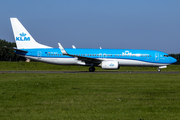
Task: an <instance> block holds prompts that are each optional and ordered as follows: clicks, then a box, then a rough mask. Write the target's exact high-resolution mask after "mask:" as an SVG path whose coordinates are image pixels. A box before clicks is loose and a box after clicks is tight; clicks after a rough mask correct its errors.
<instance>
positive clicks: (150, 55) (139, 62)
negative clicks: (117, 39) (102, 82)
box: [10, 18, 177, 72]
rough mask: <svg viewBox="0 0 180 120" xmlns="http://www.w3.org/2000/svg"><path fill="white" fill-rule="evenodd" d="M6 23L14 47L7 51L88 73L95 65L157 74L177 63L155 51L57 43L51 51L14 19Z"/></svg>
mask: <svg viewBox="0 0 180 120" xmlns="http://www.w3.org/2000/svg"><path fill="white" fill-rule="evenodd" d="M10 21H11V25H12V30H13V34H14V38H15V42H16V45H17V48H11V49H13V50H14V51H15V52H16V54H17V55H19V56H22V57H25V58H27V59H32V60H36V61H40V62H45V63H50V64H57V65H78V66H90V68H89V72H94V71H95V66H96V67H101V68H102V69H108V70H115V69H119V68H120V66H148V67H149V66H152V67H158V69H157V71H159V72H160V71H161V69H162V68H167V66H168V65H170V64H172V63H175V62H176V61H177V60H176V59H175V58H173V57H171V56H169V55H168V54H167V53H164V52H160V51H155V50H139V49H136V50H134V49H102V48H100V49H80V48H76V47H75V46H73V48H64V47H63V46H62V45H61V44H60V43H58V46H59V48H52V47H50V46H46V45H43V44H40V43H38V42H36V41H35V39H34V38H33V37H32V36H31V35H30V34H29V32H28V31H27V30H26V29H25V27H24V26H23V25H22V24H21V23H20V21H19V20H18V19H17V18H10Z"/></svg>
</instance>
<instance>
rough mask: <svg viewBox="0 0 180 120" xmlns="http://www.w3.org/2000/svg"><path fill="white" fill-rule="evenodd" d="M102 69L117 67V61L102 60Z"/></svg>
mask: <svg viewBox="0 0 180 120" xmlns="http://www.w3.org/2000/svg"><path fill="white" fill-rule="evenodd" d="M101 68H102V69H119V63H118V62H117V61H102V63H101Z"/></svg>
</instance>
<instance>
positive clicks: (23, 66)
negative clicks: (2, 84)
mask: <svg viewBox="0 0 180 120" xmlns="http://www.w3.org/2000/svg"><path fill="white" fill-rule="evenodd" d="M157 68H158V67H124V66H121V67H120V69H119V70H113V71H156V70H157ZM59 70H61V71H88V70H89V66H65V65H52V64H47V63H42V62H29V63H27V62H0V71H59ZM96 71H107V70H103V69H101V68H100V67H96ZM111 71H112V70H111ZM162 71H180V65H170V66H168V68H166V69H162Z"/></svg>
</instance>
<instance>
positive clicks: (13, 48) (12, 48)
mask: <svg viewBox="0 0 180 120" xmlns="http://www.w3.org/2000/svg"><path fill="white" fill-rule="evenodd" d="M4 47H5V48H7V49H11V50H16V51H19V52H25V53H28V51H25V50H20V49H17V48H15V47H7V46H4Z"/></svg>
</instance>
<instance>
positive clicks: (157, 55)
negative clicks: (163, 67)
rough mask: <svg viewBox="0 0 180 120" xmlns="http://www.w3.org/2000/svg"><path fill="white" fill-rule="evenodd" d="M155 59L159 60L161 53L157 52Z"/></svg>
mask: <svg viewBox="0 0 180 120" xmlns="http://www.w3.org/2000/svg"><path fill="white" fill-rule="evenodd" d="M155 60H156V61H158V60H159V53H155Z"/></svg>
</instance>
